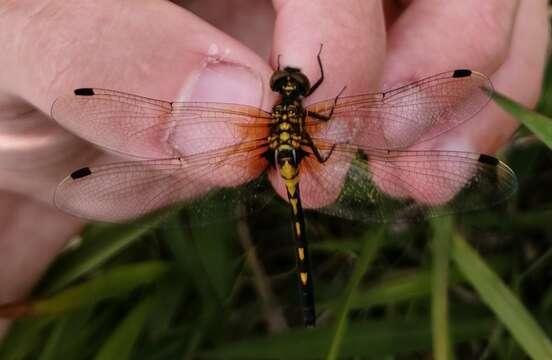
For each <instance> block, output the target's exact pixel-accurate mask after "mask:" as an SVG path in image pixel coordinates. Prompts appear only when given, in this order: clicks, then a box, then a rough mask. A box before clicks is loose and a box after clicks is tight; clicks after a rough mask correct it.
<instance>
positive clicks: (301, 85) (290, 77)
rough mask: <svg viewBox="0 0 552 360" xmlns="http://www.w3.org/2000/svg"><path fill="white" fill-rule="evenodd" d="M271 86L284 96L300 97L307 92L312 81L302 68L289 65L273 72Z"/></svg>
mask: <svg viewBox="0 0 552 360" xmlns="http://www.w3.org/2000/svg"><path fill="white" fill-rule="evenodd" d="M270 88H271V89H272V91H276V92H278V93H280V94H281V95H282V96H284V97H298V96H304V95H306V94H307V92H308V91H309V89H310V83H309V79H308V78H307V77H306V76H305V74H303V73H302V72H301V70H299V69H297V68H294V67H289V66H288V67H285V68H284V69H283V70H277V71H275V72H274V74H272V77H271V78H270Z"/></svg>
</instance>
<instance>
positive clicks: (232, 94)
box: [182, 61, 265, 107]
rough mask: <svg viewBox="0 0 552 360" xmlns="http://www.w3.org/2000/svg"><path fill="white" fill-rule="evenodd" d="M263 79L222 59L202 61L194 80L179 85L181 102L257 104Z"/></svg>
mask: <svg viewBox="0 0 552 360" xmlns="http://www.w3.org/2000/svg"><path fill="white" fill-rule="evenodd" d="M264 90H265V89H264V82H263V79H262V77H261V75H260V74H258V73H255V72H254V71H253V70H252V69H251V68H249V67H246V66H243V65H239V64H234V63H229V62H225V61H218V62H206V64H205V65H204V66H203V67H202V69H201V70H200V71H199V72H198V74H197V77H196V78H195V80H192V81H189V82H188V83H187V84H186V86H185V87H184V88H183V91H182V97H183V100H185V101H206V102H219V103H231V104H241V105H249V106H255V107H260V106H261V104H262V101H263V94H264Z"/></svg>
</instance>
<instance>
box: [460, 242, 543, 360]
mask: <svg viewBox="0 0 552 360" xmlns="http://www.w3.org/2000/svg"><path fill="white" fill-rule="evenodd" d="M452 258H453V260H454V262H455V263H456V265H457V266H458V268H459V269H460V271H461V272H462V273H463V274H464V276H465V277H466V278H467V279H468V280H469V281H470V283H471V284H472V285H473V286H474V287H475V289H476V290H477V292H478V293H479V295H480V296H481V298H482V299H483V301H485V303H486V304H487V305H488V306H489V307H490V308H491V309H492V310H493V311H494V313H495V314H496V315H497V316H498V318H499V319H500V321H501V322H502V323H503V324H504V325H505V326H506V328H507V329H508V330H509V331H510V333H511V334H512V336H513V337H514V338H515V339H516V340H517V341H518V343H519V344H520V346H521V347H522V348H523V349H524V350H525V351H526V353H527V354H528V355H529V356H531V357H532V358H533V359H552V343H551V342H550V339H548V337H547V336H546V334H545V333H544V332H543V330H542V328H541V327H540V326H539V324H538V323H537V321H536V320H535V319H534V318H533V317H532V316H531V314H530V313H529V311H528V310H527V309H526V308H525V307H524V306H523V305H522V304H521V302H520V301H519V300H518V299H517V298H516V297H515V296H514V294H513V293H512V292H511V291H510V290H509V289H508V288H507V287H506V285H505V284H504V283H503V282H502V280H501V279H500V278H499V277H498V276H497V275H496V274H495V273H494V272H493V271H492V270H491V269H490V268H489V267H488V266H487V264H486V263H485V262H484V261H483V259H482V258H481V257H480V256H479V255H478V254H477V252H476V251H475V250H474V249H473V248H472V247H471V246H470V245H469V244H468V243H467V242H466V241H465V240H464V239H463V238H462V237H461V236H460V235H458V234H455V235H454V236H453V242H452Z"/></svg>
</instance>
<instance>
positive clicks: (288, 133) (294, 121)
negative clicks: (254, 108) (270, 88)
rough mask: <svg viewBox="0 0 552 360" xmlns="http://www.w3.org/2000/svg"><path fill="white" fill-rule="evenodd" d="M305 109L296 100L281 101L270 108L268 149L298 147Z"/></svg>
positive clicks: (301, 136)
mask: <svg viewBox="0 0 552 360" xmlns="http://www.w3.org/2000/svg"><path fill="white" fill-rule="evenodd" d="M304 118H305V110H304V109H303V107H302V106H301V103H300V102H299V101H298V100H295V101H292V102H289V103H287V102H282V103H280V104H277V105H275V106H274V107H273V108H272V127H271V132H270V136H269V137H268V143H269V146H270V149H272V150H277V149H283V148H288V149H299V148H300V147H301V140H302V139H303V128H304V126H303V124H304Z"/></svg>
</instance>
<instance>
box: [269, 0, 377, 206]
mask: <svg viewBox="0 0 552 360" xmlns="http://www.w3.org/2000/svg"><path fill="white" fill-rule="evenodd" d="M273 4H274V7H275V9H276V13H277V15H276V24H275V29H274V44H273V49H272V57H271V60H272V64H273V66H276V65H277V62H278V56H280V64H281V66H293V67H298V68H300V69H301V70H302V71H303V72H304V73H305V74H306V75H307V77H308V78H309V80H310V82H311V85H312V84H313V83H315V82H316V80H317V79H318V78H319V77H320V70H319V66H318V63H317V59H316V54H317V52H318V49H319V47H320V44H323V49H322V53H321V60H322V65H323V67H324V82H323V83H322V85H321V86H320V88H319V89H318V90H316V92H315V93H313V94H312V96H309V98H308V99H306V100H305V103H306V104H309V103H313V102H316V101H318V100H322V99H331V98H334V97H335V96H336V95H337V94H338V93H339V91H340V90H341V89H342V88H343V87H344V86H347V88H346V90H345V92H344V95H347V94H359V93H366V92H371V91H373V90H375V89H377V88H378V87H379V77H380V73H381V67H382V62H383V56H384V51H385V26H384V21H383V10H382V6H381V2H379V1H353V0H346V1H340V2H339V4H338V3H337V2H335V1H329V0H323V1H289V0H274V1H273ZM327 168H331V167H327ZM310 175H311V174H309V173H304V174H302V178H301V179H302V180H301V181H302V182H303V183H309V182H313V180H314V179H310V178H309V176H310ZM277 177H278V175H277V173H276V172H274V173H273V174H272V175H271V176H270V179H271V182H272V183H273V184H274V187H275V189H276V190H277V192H278V193H279V194H280V195H281V196H283V197H285V190H284V187H283V186H281V184H280V181H279V179H278V178H277ZM333 180H335V181H336V183H340V182H342V181H343V176H337V174H336V176H335V177H334V178H333ZM302 188H304V189H305V191H303V194H302V196H303V198H304V199H305V201H306V202H307V203H308V202H309V199H311V200H313V201H312V202H313V203H314V202H315V201H314V199H316V200H320V198H319V194H314V193H311V191H309V190H308V189H315V186H308V185H306V184H305V186H303V187H302ZM314 191H316V190H314ZM317 196H318V197H317ZM332 197H334V196H330V197H328V200H331V198H332ZM322 202H324V201H323V199H322ZM317 203H318V202H317Z"/></svg>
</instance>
